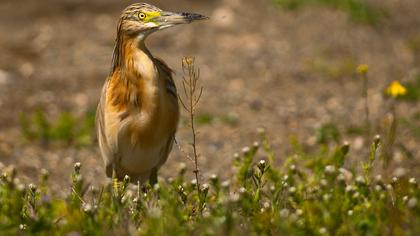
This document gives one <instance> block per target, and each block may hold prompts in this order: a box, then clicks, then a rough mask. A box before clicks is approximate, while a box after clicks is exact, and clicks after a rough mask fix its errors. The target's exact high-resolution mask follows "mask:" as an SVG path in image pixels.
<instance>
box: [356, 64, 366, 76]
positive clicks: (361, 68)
mask: <svg viewBox="0 0 420 236" xmlns="http://www.w3.org/2000/svg"><path fill="white" fill-rule="evenodd" d="M368 70H369V66H368V65H367V64H360V65H359V66H358V67H357V73H359V74H361V75H365V74H367V72H368Z"/></svg>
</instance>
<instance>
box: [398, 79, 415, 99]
mask: <svg viewBox="0 0 420 236" xmlns="http://www.w3.org/2000/svg"><path fill="white" fill-rule="evenodd" d="M404 87H405V88H406V89H407V93H406V94H404V95H401V96H399V97H398V99H399V100H404V101H410V102H417V101H419V100H420V75H419V76H417V77H416V79H415V80H414V81H412V82H410V83H407V84H404Z"/></svg>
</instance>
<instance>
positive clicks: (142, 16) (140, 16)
mask: <svg viewBox="0 0 420 236" xmlns="http://www.w3.org/2000/svg"><path fill="white" fill-rule="evenodd" d="M144 18H146V14H144V13H143V12H140V13H139V19H140V20H143V19H144Z"/></svg>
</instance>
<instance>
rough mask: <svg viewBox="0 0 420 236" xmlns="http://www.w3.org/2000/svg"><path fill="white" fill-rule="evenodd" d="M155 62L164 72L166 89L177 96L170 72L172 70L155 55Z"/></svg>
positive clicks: (171, 72)
mask: <svg viewBox="0 0 420 236" xmlns="http://www.w3.org/2000/svg"><path fill="white" fill-rule="evenodd" d="M154 59H155V62H156V64H157V65H158V67H159V68H160V69H161V71H162V72H163V73H164V74H165V76H163V77H164V78H165V84H166V91H167V92H168V93H170V94H172V95H174V96H175V97H177V98H178V95H177V91H176V86H175V82H174V79H173V78H172V74H173V73H174V71H173V70H172V69H171V68H170V67H169V66H168V64H166V63H165V62H164V61H163V60H162V59H160V58H157V57H155V58H154Z"/></svg>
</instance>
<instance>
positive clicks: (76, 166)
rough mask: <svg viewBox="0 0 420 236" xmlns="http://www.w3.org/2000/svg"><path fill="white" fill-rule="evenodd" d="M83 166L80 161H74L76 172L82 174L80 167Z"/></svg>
mask: <svg viewBox="0 0 420 236" xmlns="http://www.w3.org/2000/svg"><path fill="white" fill-rule="evenodd" d="M81 167H82V164H80V162H76V163H74V172H75V173H76V174H80V168H81Z"/></svg>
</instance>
